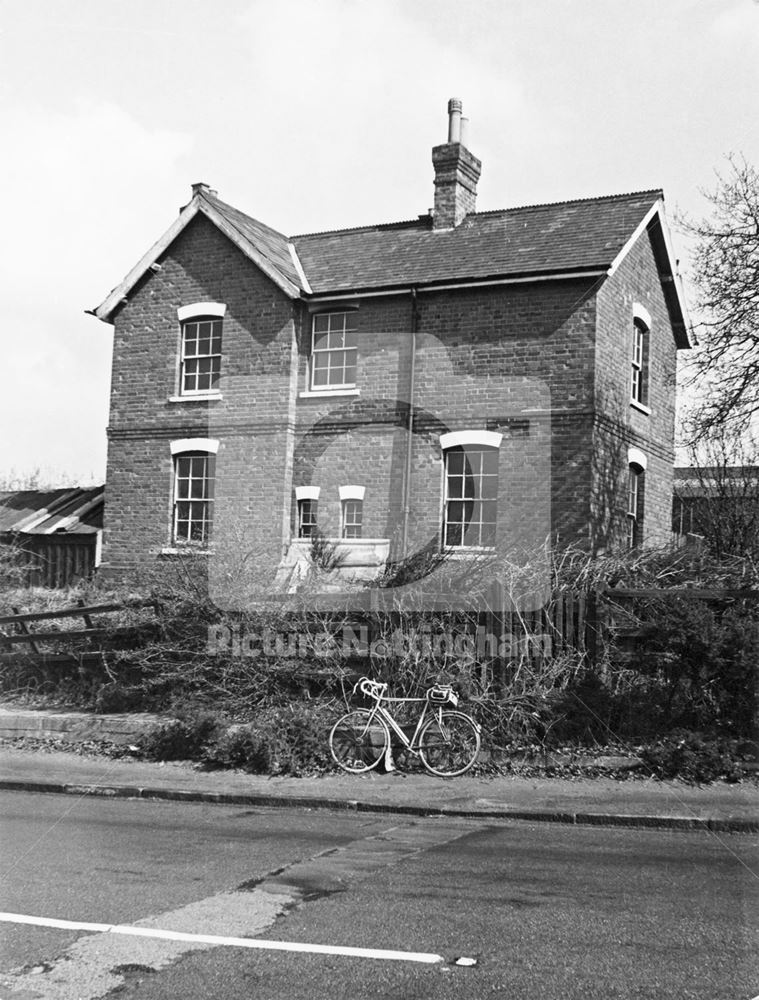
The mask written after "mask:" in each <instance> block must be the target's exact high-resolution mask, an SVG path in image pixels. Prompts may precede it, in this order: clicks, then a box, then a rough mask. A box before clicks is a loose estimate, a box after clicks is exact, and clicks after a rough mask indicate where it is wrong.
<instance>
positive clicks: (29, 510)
mask: <svg viewBox="0 0 759 1000" xmlns="http://www.w3.org/2000/svg"><path fill="white" fill-rule="evenodd" d="M103 506H104V488H103V487H102V486H94V487H91V488H89V489H82V488H81V487H78V486H73V487H68V488H65V489H57V490H15V491H13V492H4V493H0V532H19V533H21V534H23V535H52V534H56V533H59V532H65V533H66V534H77V535H79V534H95V533H96V532H97V531H99V530H100V529H101V528H102V527H103Z"/></svg>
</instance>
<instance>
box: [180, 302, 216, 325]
mask: <svg viewBox="0 0 759 1000" xmlns="http://www.w3.org/2000/svg"><path fill="white" fill-rule="evenodd" d="M226 311H227V306H226V303H225V302H192V303H190V304H189V305H186V306H180V307H179V308H178V309H177V319H178V320H179V322H180V323H184V321H185V320H186V319H194V318H195V317H197V316H217V317H223V316H224V315H225V314H226Z"/></svg>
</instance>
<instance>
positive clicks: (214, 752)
mask: <svg viewBox="0 0 759 1000" xmlns="http://www.w3.org/2000/svg"><path fill="white" fill-rule="evenodd" d="M202 759H203V763H204V764H206V765H208V767H239V768H242V769H243V770H245V771H250V772H251V773H252V774H268V773H269V772H270V770H271V766H272V759H271V747H270V746H269V744H268V743H267V741H266V738H265V736H264V735H263V734H262V733H260V732H256V730H255V729H254V728H253V727H251V726H234V727H233V728H231V729H228V730H227V731H226V732H224V733H222V734H221V735H220V736H219V737H218V738H217V739H216V740H214V741H213V742H212V743H209V744H207V745H206V746H205V748H204V751H203V758H202Z"/></svg>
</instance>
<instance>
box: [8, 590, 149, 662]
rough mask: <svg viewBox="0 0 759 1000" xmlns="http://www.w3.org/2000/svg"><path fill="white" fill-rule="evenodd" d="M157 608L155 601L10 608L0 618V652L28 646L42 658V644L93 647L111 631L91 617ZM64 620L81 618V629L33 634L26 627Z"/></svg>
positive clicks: (81, 602) (80, 603)
mask: <svg viewBox="0 0 759 1000" xmlns="http://www.w3.org/2000/svg"><path fill="white" fill-rule="evenodd" d="M156 606H157V602H156V601H152V600H150V601H132V602H129V603H128V604H91V605H85V603H84V601H80V602H79V603H78V604H77V605H76V607H73V608H56V609H55V610H53V611H26V612H24V611H19V610H18V608H14V609H13V614H12V615H2V616H0V649H2V648H5V649H9V648H11V647H13V646H18V645H28V646H29V648H30V649H31V651H32V653H35V654H37V655H42V652H41V650H40V648H39V646H40V645H41V644H46V643H50V642H63V641H68V642H70V641H72V640H75V641H82V640H85V641H86V642H87V643H88V644H90V645H91V644H92V642H93V641H94V640H95V639H100V638H103V637H104V636H106V635H110V634H112V631H113V630H112V629H109V628H104V627H99V626H96V625H95V624H94V622H93V621H92V615H103V614H113V613H114V612H116V611H127V610H139V609H141V608H148V607H152V608H155V607H156ZM64 618H81V619H82V621H83V623H84V628H77V629H61V630H54V631H48V632H33V631H32V630H31V629H30V628H29V623H30V622H43V621H54V620H56V619H64ZM8 627H10V628H11V629H16V631H15V633H11V632H9V631H8Z"/></svg>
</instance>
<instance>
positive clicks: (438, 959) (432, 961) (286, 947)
mask: <svg viewBox="0 0 759 1000" xmlns="http://www.w3.org/2000/svg"><path fill="white" fill-rule="evenodd" d="M0 921H3V922H5V923H14V924H32V925H34V926H35V927H52V928H56V929H58V930H68V931H90V932H91V933H94V934H129V935H133V936H135V937H147V938H158V939H161V940H164V941H187V942H190V943H194V944H207V945H215V946H227V947H232V948H257V949H260V950H264V951H295V952H306V953H309V954H316V955H344V956H346V957H349V958H375V959H382V960H384V961H390V962H419V963H422V964H425V965H436V964H440V963H442V962H444V961H445V959H444V958H443V956H442V955H433V954H432V953H430V952H415V951H390V950H387V949H383V948H351V947H348V946H338V945H328V944H305V943H303V942H300V941H267V940H264V939H262V938H244V937H225V936H222V935H217V934H188V933H186V932H184V931H166V930H161V929H159V928H153V927H135V926H132V925H128V924H96V923H90V922H87V921H79V920H57V919H54V918H52V917H32V916H27V915H26V914H23V913H0ZM462 964H463V963H462Z"/></svg>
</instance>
